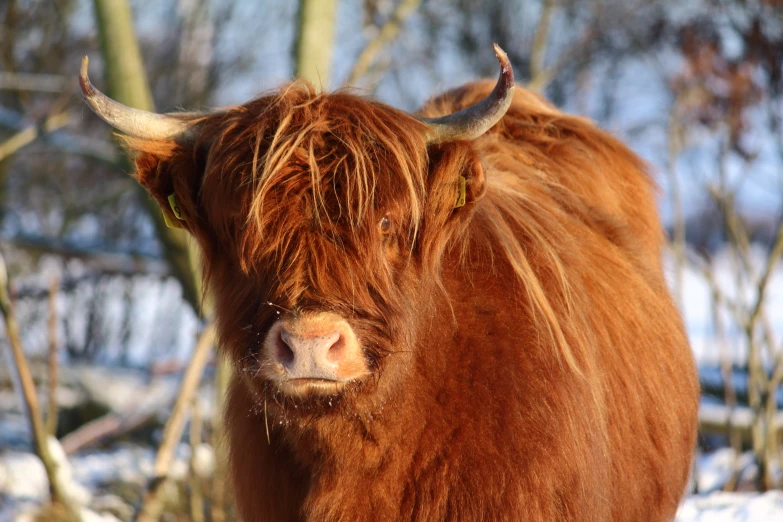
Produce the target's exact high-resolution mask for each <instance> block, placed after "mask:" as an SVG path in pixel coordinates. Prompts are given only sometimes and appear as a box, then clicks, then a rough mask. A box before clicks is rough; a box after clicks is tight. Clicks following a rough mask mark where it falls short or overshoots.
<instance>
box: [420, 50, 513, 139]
mask: <svg viewBox="0 0 783 522" xmlns="http://www.w3.org/2000/svg"><path fill="white" fill-rule="evenodd" d="M493 47H494V49H495V55H496V56H497V57H498V62H500V76H499V77H498V82H497V84H496V85H495V88H494V89H492V92H491V93H489V96H487V97H486V98H484V99H483V100H481V101H480V102H478V103H477V104H475V105H471V106H470V107H467V108H465V109H462V110H461V111H459V112H455V113H454V114H449V115H448V116H441V117H440V118H422V119H421V122H422V123H425V124H426V125H427V127H429V135H428V136H427V138H428V141H429V142H430V143H443V142H446V141H455V140H473V139H476V138H478V137H479V136H481V135H482V134H484V133H485V132H487V131H488V130H489V129H490V128H491V127H492V126H493V125H495V124H496V123H497V122H499V121H500V119H501V118H502V117H503V115H504V114H506V111H507V110H508V108H509V107H510V106H511V101H512V100H513V99H514V71H513V69H512V68H511V62H509V60H508V56H506V53H505V52H503V49H501V48H500V46H499V45H498V44H494V45H493Z"/></svg>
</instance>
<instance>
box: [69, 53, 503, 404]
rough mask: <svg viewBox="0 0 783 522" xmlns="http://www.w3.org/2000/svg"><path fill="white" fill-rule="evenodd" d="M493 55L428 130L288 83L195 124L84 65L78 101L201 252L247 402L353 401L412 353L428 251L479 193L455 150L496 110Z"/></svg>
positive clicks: (478, 177) (432, 278)
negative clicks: (477, 98)
mask: <svg viewBox="0 0 783 522" xmlns="http://www.w3.org/2000/svg"><path fill="white" fill-rule="evenodd" d="M495 51H496V54H497V57H498V60H499V61H500V65H501V72H500V77H499V80H498V83H497V85H496V86H495V89H494V90H493V91H492V93H491V94H490V95H489V96H488V97H487V98H486V99H484V100H483V101H481V102H480V103H478V104H476V105H474V106H472V107H469V108H467V109H465V110H462V111H460V112H457V113H455V114H451V115H448V116H444V117H441V118H436V119H422V118H416V117H414V116H412V115H409V114H406V113H404V112H401V111H398V110H395V109H393V108H390V107H388V106H386V105H383V104H380V103H377V102H374V101H370V100H367V99H363V98H360V97H357V96H354V95H351V94H345V93H336V94H329V95H325V94H318V93H316V92H314V91H313V89H312V88H311V87H310V86H309V85H307V84H305V83H302V82H295V83H293V84H291V85H289V86H287V87H285V88H283V89H281V90H280V91H278V92H276V93H274V94H272V95H268V96H263V97H261V98H259V99H256V100H253V101H251V102H248V103H246V104H244V105H241V106H238V107H234V108H230V109H225V110H220V111H215V112H212V113H208V114H192V113H191V114H173V115H172V114H169V115H160V114H153V113H148V112H144V111H139V110H135V109H131V108H128V107H125V106H123V105H121V104H119V103H117V102H115V101H113V100H111V99H109V98H107V97H106V96H104V95H103V94H101V93H100V92H99V91H97V90H96V89H95V88H94V87H93V86H92V84H91V83H90V81H89V79H88V77H87V70H86V61H85V63H84V64H83V67H82V74H81V78H80V80H81V87H82V91H83V92H84V96H85V99H86V101H87V103H88V104H89V105H90V107H91V108H92V109H93V110H94V111H95V112H96V113H97V114H98V115H99V116H100V117H101V118H103V119H104V120H105V121H107V122H108V123H110V124H111V125H112V126H113V127H115V128H116V129H118V130H120V131H122V132H124V133H125V134H126V135H127V137H126V140H127V142H128V144H129V146H130V148H131V149H132V150H133V151H134V152H135V161H136V174H135V175H136V177H137V179H138V181H139V182H140V183H141V184H142V185H143V186H144V187H145V188H147V190H148V191H149V192H150V194H152V196H153V197H154V198H155V199H156V200H157V201H158V202H159V203H160V205H161V207H162V209H163V212H164V213H165V214H166V215H167V218H168V220H169V221H171V222H173V223H175V224H177V225H178V226H181V227H182V228H185V229H187V230H188V231H189V232H190V233H191V234H192V235H193V236H194V237H195V238H196V240H197V241H198V243H199V245H200V246H201V248H202V251H203V259H204V264H205V277H206V279H207V280H208V283H209V288H210V290H211V294H212V295H213V297H214V308H215V315H216V319H217V322H218V330H219V332H220V337H221V345H222V347H223V348H224V349H225V350H226V351H227V353H229V354H230V355H231V356H232V358H233V360H234V361H235V362H236V364H237V366H238V368H239V369H240V372H241V375H242V376H244V381H245V382H246V384H247V386H248V387H249V389H251V390H253V391H254V392H256V393H258V396H259V397H260V396H261V395H262V394H270V393H271V394H275V396H276V397H277V398H281V397H282V398H292V399H296V400H294V401H293V403H294V404H297V405H299V404H311V405H312V404H322V403H323V402H325V401H329V402H330V403H331V401H332V400H334V399H338V398H340V397H345V396H351V395H353V396H356V395H357V394H359V393H360V391H361V390H363V389H364V390H372V389H373V387H377V386H378V385H379V383H380V382H381V380H380V379H379V376H380V375H381V373H382V372H384V370H385V369H386V370H388V368H389V365H390V363H389V361H391V360H394V359H395V358H397V359H398V360H400V361H403V360H405V356H404V354H410V353H411V351H412V349H413V345H414V342H413V341H414V339H415V337H416V335H418V334H419V332H418V331H417V328H416V326H415V325H423V326H421V327H424V328H426V324H427V321H426V316H427V313H428V307H429V304H430V302H429V299H430V297H431V296H432V295H433V293H434V292H436V291H437V288H438V273H439V260H440V257H441V254H442V252H443V249H444V248H445V246H446V245H447V244H448V241H449V238H450V237H452V236H453V235H454V234H455V233H457V232H458V231H459V230H460V229H461V228H462V227H464V226H465V223H466V222H467V218H468V217H469V216H470V212H471V210H472V209H473V208H474V206H475V203H476V201H477V200H478V199H479V198H480V197H481V195H482V194H483V192H484V188H485V187H484V174H483V171H482V167H481V164H480V162H479V160H478V158H477V156H476V155H475V153H474V152H473V151H472V149H471V145H470V143H469V141H470V140H472V139H474V138H476V137H478V136H480V135H482V134H483V133H484V132H486V131H487V130H488V129H489V128H490V127H491V126H493V125H494V124H495V123H497V122H498V121H499V120H500V118H501V117H502V116H503V114H504V113H505V112H506V110H507V109H508V107H509V105H510V103H511V99H512V95H513V90H514V83H513V73H512V70H511V66H510V64H509V62H508V58H507V57H506V55H505V53H503V51H502V50H500V48H499V47H497V46H496V47H495ZM401 355H403V356H402V357H401ZM388 373H392V374H393V373H394V371H389V372H387V374H388ZM385 380H386V381H388V380H394V379H393V377H387V378H386V379H385ZM283 402H285V401H283Z"/></svg>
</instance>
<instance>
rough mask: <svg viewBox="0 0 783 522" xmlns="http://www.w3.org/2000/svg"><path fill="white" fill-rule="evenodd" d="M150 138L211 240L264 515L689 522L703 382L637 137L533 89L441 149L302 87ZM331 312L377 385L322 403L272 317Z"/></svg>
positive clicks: (246, 501)
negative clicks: (683, 518)
mask: <svg viewBox="0 0 783 522" xmlns="http://www.w3.org/2000/svg"><path fill="white" fill-rule="evenodd" d="M491 88H492V85H491V84H490V83H483V82H481V83H475V84H471V85H467V86H465V87H463V88H461V89H457V90H455V91H452V92H449V93H446V94H444V95H442V96H440V97H439V98H436V99H435V100H434V101H432V102H430V103H429V104H427V105H426V106H425V108H424V109H423V110H422V114H423V115H425V116H437V115H442V114H446V113H451V112H455V111H457V110H459V109H461V108H463V107H465V106H468V105H470V104H473V103H475V102H477V101H479V100H480V99H481V98H483V97H484V96H486V95H487V93H488V92H489V91H490V90H491ZM130 145H131V148H133V149H135V150H136V151H137V152H138V153H139V154H138V155H137V160H136V161H137V173H136V176H137V178H138V180H139V181H140V182H141V183H142V184H143V185H144V186H145V187H147V188H148V189H149V190H150V192H151V193H152V195H153V196H154V197H155V198H157V200H158V201H159V202H160V203H161V206H162V207H163V209H164V211H165V212H170V209H169V208H168V203H167V202H166V197H167V196H168V195H169V194H170V193H172V192H175V193H176V194H177V196H178V198H179V201H180V207H181V210H182V212H183V215H184V217H185V220H186V221H185V222H184V223H183V224H184V226H185V227H186V228H188V229H189V230H190V231H191V232H192V234H193V235H194V236H195V237H196V239H197V240H198V242H199V244H200V246H201V247H202V249H203V252H204V262H205V266H206V274H207V277H208V280H209V283H210V284H209V287H210V289H211V291H212V293H213V295H214V299H215V310H216V315H217V321H218V327H219V332H220V338H221V347H222V349H223V350H224V352H225V353H226V354H227V355H229V356H230V357H231V358H232V359H233V361H234V362H235V363H236V367H237V370H238V372H239V373H238V377H237V378H236V379H235V380H234V383H233V385H232V388H231V396H230V400H229V403H228V407H227V411H226V419H227V425H228V430H229V439H230V440H229V442H230V455H231V467H232V471H233V481H234V487H235V492H236V502H237V508H238V511H239V513H240V514H241V516H242V518H243V520H246V521H254V522H255V521H265V520H266V521H288V520H308V521H355V520H367V521H386V520H417V521H431V520H455V521H456V520H460V521H477V520H482V521H496V520H497V521H500V520H515V521H516V520H526V521H554V520H579V521H606V520H613V521H618V522H619V521H629V522H639V521H665V520H672V519H673V518H674V514H675V510H676V508H677V505H678V502H679V499H680V497H681V495H682V494H683V492H684V491H685V487H686V479H687V477H688V471H689V463H690V459H691V452H692V448H693V446H694V439H695V434H696V409H697V401H698V387H697V381H696V377H695V371H694V364H693V360H692V357H691V353H690V350H689V348H688V343H687V340H686V337H685V333H684V331H683V327H682V323H681V321H680V318H679V316H678V313H677V310H676V309H675V307H674V305H673V303H672V300H671V298H670V296H669V294H668V291H667V289H666V285H665V282H664V278H663V275H662V270H661V259H660V258H661V244H662V233H661V227H660V224H659V222H658V216H657V213H656V209H655V206H654V201H653V194H654V187H653V183H652V182H651V180H650V178H649V177H648V175H647V174H646V171H645V167H644V165H643V164H642V163H641V161H640V160H639V159H638V158H637V157H636V156H634V155H633V154H632V153H631V152H630V151H629V150H628V149H627V148H626V147H624V146H623V145H622V144H621V143H619V142H618V141H617V140H615V139H613V138H611V137H610V136H608V135H607V134H605V133H603V132H601V131H599V130H597V129H596V128H595V127H594V126H593V125H592V124H590V123H589V122H588V121H586V120H584V119H581V118H576V117H572V116H567V115H564V114H561V113H560V112H558V111H557V110H555V109H554V108H553V107H551V106H550V105H548V104H547V103H546V102H544V101H542V100H541V99H539V98H538V97H536V96H534V95H532V94H530V93H529V92H526V91H524V90H522V89H521V88H517V94H516V97H515V100H514V103H513V104H512V106H511V108H510V109H509V111H508V113H507V115H506V116H505V117H504V118H503V120H502V121H501V122H500V123H499V124H498V125H496V126H495V127H494V128H493V129H492V130H490V131H489V132H488V133H487V134H485V135H484V136H482V137H480V138H478V139H476V140H474V141H472V142H455V143H447V144H441V145H437V146H428V145H427V144H426V141H425V128H424V126H423V124H422V123H420V122H419V121H417V120H416V119H415V118H413V117H411V116H409V115H407V114H405V113H402V112H399V111H397V110H394V109H392V108H389V107H387V106H385V105H382V104H379V103H376V102H372V101H368V100H366V99H363V98H360V97H357V96H354V95H351V94H346V93H336V94H330V95H324V94H316V93H315V92H314V91H313V90H312V88H310V87H309V86H307V85H305V84H302V83H294V84H291V85H290V86H288V87H286V88H284V89H282V90H281V91H279V92H277V93H274V94H271V95H268V96H264V97H262V98H260V99H257V100H254V101H251V102H249V103H247V104H245V105H243V106H240V107H236V108H233V109H231V110H228V111H225V112H223V113H219V114H213V115H209V116H207V117H206V118H205V119H204V122H203V126H202V131H201V134H200V137H199V139H198V141H197V143H196V144H195V145H194V146H192V147H189V148H182V147H179V146H176V145H174V144H172V143H153V142H140V141H132V142H131V143H130ZM460 175H462V176H465V177H466V178H467V180H468V189H467V192H468V193H467V200H468V203H467V205H465V206H464V207H462V208H458V209H454V208H453V207H454V202H455V201H456V197H457V187H458V179H459V176H460ZM382 216H388V217H389V218H390V219H391V222H392V230H391V231H390V232H387V233H382V232H380V231H379V228H378V227H377V226H376V224H377V223H378V221H379V220H380V219H381V217H382ZM172 219H174V218H173V216H172ZM306 311H329V312H333V313H336V314H339V315H340V316H342V317H344V318H346V319H347V320H348V322H349V323H350V324H351V326H352V328H353V329H354V330H355V332H356V335H357V337H358V339H359V340H360V342H361V344H362V347H363V350H364V353H365V357H366V359H367V364H368V367H369V368H370V369H371V370H372V377H371V378H368V379H366V380H363V381H361V382H358V383H354V384H351V385H349V387H348V388H347V389H346V390H344V391H343V392H342V393H341V394H339V395H337V396H333V397H328V398H324V397H321V398H302V399H292V398H290V397H286V396H284V395H283V394H281V393H279V391H278V390H276V389H274V387H271V386H270V385H269V383H266V382H263V379H262V378H261V377H260V376H259V375H260V374H259V369H260V368H262V367H263V365H264V364H265V361H263V360H262V359H263V357H262V356H260V355H259V347H260V344H261V342H262V340H263V338H264V335H265V333H266V331H267V330H268V329H269V327H270V325H271V324H272V323H273V322H274V321H275V320H276V318H277V317H279V316H280V314H292V315H294V316H295V315H296V314H298V313H301V312H306ZM267 430H268V432H269V440H267Z"/></svg>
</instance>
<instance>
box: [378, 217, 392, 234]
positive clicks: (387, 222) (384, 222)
mask: <svg viewBox="0 0 783 522" xmlns="http://www.w3.org/2000/svg"><path fill="white" fill-rule="evenodd" d="M378 229H379V230H380V231H381V233H382V234H388V233H389V231H390V230H391V219H389V216H383V217H382V218H381V220H380V221H378Z"/></svg>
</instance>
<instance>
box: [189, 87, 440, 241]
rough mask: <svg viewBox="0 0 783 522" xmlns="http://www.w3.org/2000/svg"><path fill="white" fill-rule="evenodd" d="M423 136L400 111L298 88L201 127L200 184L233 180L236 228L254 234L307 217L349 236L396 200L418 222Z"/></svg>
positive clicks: (311, 222) (424, 159) (271, 231)
mask: <svg viewBox="0 0 783 522" xmlns="http://www.w3.org/2000/svg"><path fill="white" fill-rule="evenodd" d="M425 130H426V127H425V126H424V125H423V124H422V123H420V122H419V121H417V120H416V119H415V118H413V117H412V116H410V115H408V114H406V113H404V112H402V111H398V110H396V109H393V108H391V107H388V106H385V105H382V104H380V103H377V102H374V101H371V100H367V99H364V98H361V97H359V96H355V95H352V94H349V93H346V92H338V93H333V94H321V93H316V92H315V90H314V89H313V87H312V86H311V85H309V84H308V83H305V82H295V83H293V84H291V85H289V86H286V87H285V88H283V89H281V90H280V91H278V92H276V93H274V94H271V95H267V96H263V97H261V98H259V99H256V100H254V101H251V102H248V103H246V104H244V105H242V106H239V107H236V108H234V109H231V110H230V111H228V112H226V113H224V114H222V115H220V117H218V118H215V119H214V120H213V121H211V122H210V123H209V124H208V125H207V129H206V131H205V135H206V136H207V138H206V139H209V140H211V142H212V146H211V152H210V159H209V164H210V166H211V168H210V167H208V169H207V172H206V174H205V180H204V182H205V185H206V184H209V183H211V182H215V181H217V182H218V183H224V182H228V183H231V184H232V185H233V190H234V191H235V193H236V195H238V196H239V197H241V198H243V200H244V201H243V203H242V207H243V208H244V217H245V220H246V222H245V223H243V227H249V228H250V229H251V231H252V233H253V234H257V235H259V237H268V236H272V235H277V234H279V233H280V227H281V226H288V227H292V226H293V227H296V225H302V226H305V223H304V221H307V226H308V227H311V228H312V227H313V226H314V227H316V228H320V229H324V228H329V227H331V226H333V225H334V224H335V223H334V220H335V219H337V220H339V222H340V226H341V227H343V228H347V229H348V230H349V231H350V232H353V233H356V232H357V231H358V229H359V228H360V227H362V226H363V225H364V224H365V223H366V221H367V219H368V218H369V217H373V216H374V215H375V211H377V210H378V209H379V207H383V206H384V205H389V204H392V203H393V202H396V203H397V204H399V205H404V207H405V210H406V214H407V216H408V218H409V219H410V220H411V222H412V223H414V224H415V223H418V221H419V219H420V217H421V212H422V208H423V200H424V197H425V181H426V180H425V176H426V171H427V168H426V166H427V157H426V141H425ZM210 178H217V179H210ZM226 188H228V187H226ZM284 221H286V222H287V225H283V222H284ZM298 221H302V223H299V222H298Z"/></svg>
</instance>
